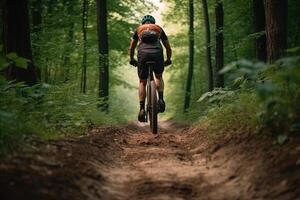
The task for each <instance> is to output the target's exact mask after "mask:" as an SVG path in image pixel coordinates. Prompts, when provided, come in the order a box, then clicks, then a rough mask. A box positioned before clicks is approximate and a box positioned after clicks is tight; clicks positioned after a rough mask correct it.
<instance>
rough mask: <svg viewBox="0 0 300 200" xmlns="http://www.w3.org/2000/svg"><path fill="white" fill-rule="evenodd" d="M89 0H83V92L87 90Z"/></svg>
mask: <svg viewBox="0 0 300 200" xmlns="http://www.w3.org/2000/svg"><path fill="white" fill-rule="evenodd" d="M88 3H89V2H88V0H84V1H83V6H82V7H83V9H82V37H83V58H82V73H81V84H80V85H81V92H83V93H85V92H86V70H87V38H86V31H87V26H88V6H89V5H88Z"/></svg>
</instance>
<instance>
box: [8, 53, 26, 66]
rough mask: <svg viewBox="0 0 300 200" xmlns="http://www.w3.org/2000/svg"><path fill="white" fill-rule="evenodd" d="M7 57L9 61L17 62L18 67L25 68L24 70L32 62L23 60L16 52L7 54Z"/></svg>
mask: <svg viewBox="0 0 300 200" xmlns="http://www.w3.org/2000/svg"><path fill="white" fill-rule="evenodd" d="M6 57H7V58H8V59H9V60H12V61H13V62H15V64H16V66H17V67H20V68H24V69H26V68H27V63H28V62H30V60H28V59H26V58H23V57H19V56H18V55H17V54H16V53H14V52H12V53H9V54H7V55H6Z"/></svg>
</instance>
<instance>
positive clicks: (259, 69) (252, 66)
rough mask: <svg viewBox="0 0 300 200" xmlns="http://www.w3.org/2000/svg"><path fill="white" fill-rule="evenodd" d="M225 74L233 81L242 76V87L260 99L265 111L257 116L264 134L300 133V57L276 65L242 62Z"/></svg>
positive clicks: (234, 65) (281, 60)
mask: <svg viewBox="0 0 300 200" xmlns="http://www.w3.org/2000/svg"><path fill="white" fill-rule="evenodd" d="M221 73H230V74H231V76H232V77H233V78H234V77H238V78H239V77H241V76H242V77H243V81H242V82H240V84H239V85H238V87H240V88H244V89H245V88H248V89H249V88H251V89H252V90H253V92H254V93H255V94H256V95H257V96H258V97H259V99H260V105H261V110H260V111H259V112H258V113H257V114H258V116H259V118H260V120H261V123H262V124H263V127H262V131H264V132H269V133H272V134H275V135H283V134H287V133H299V130H300V129H299V128H300V116H299V113H300V106H299V100H300V90H299V88H300V87H299V86H300V57H287V58H283V59H280V60H278V61H277V62H276V63H275V64H273V65H266V64H263V63H252V62H250V61H246V60H240V61H237V62H234V63H232V64H230V65H228V66H226V67H225V68H224V69H223V70H222V71H221ZM233 86H234V87H236V85H233ZM280 141H281V140H280Z"/></svg>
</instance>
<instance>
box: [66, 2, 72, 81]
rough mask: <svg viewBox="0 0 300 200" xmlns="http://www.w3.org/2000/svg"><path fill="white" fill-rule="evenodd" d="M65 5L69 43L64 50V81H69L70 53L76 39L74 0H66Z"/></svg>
mask: <svg viewBox="0 0 300 200" xmlns="http://www.w3.org/2000/svg"><path fill="white" fill-rule="evenodd" d="M64 5H65V7H66V13H67V18H68V22H69V24H68V26H69V31H68V37H67V45H66V49H65V50H64V52H63V54H64V55H63V77H64V82H68V81H69V79H70V54H71V51H72V47H73V41H74V19H73V16H74V3H73V1H72V0H65V1H64Z"/></svg>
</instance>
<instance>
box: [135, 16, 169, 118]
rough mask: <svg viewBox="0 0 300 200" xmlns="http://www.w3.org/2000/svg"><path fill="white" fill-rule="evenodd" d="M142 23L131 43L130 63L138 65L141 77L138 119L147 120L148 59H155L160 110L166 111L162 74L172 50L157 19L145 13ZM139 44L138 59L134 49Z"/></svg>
mask: <svg viewBox="0 0 300 200" xmlns="http://www.w3.org/2000/svg"><path fill="white" fill-rule="evenodd" d="M141 23H142V24H141V25H140V26H138V27H137V29H136V31H135V32H134V35H133V37H132V39H131V43H130V48H129V51H130V64H131V65H134V66H137V67H138V76H139V79H140V84H139V100H140V111H139V114H138V120H139V121H140V122H145V120H146V118H145V116H146V112H145V98H146V84H147V77H148V67H147V66H146V64H145V63H146V61H155V62H156V66H155V68H154V69H153V71H154V73H155V83H156V86H157V90H158V97H159V99H158V105H159V112H164V111H165V102H164V81H163V78H162V74H163V71H164V66H167V65H170V64H171V63H172V62H171V56H172V50H171V46H170V43H169V41H168V37H167V35H166V34H165V32H164V30H163V29H162V28H161V27H160V26H158V25H156V24H155V19H154V17H153V16H151V15H145V16H144V17H143V18H142V21H141ZM160 41H161V42H162V43H163V45H164V47H165V48H166V53H167V59H166V61H165V62H164V57H163V48H162V45H161V43H160ZM138 43H139V44H138ZM137 44H138V55H137V57H138V60H137V61H136V60H135V59H134V51H135V48H136V46H137Z"/></svg>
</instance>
